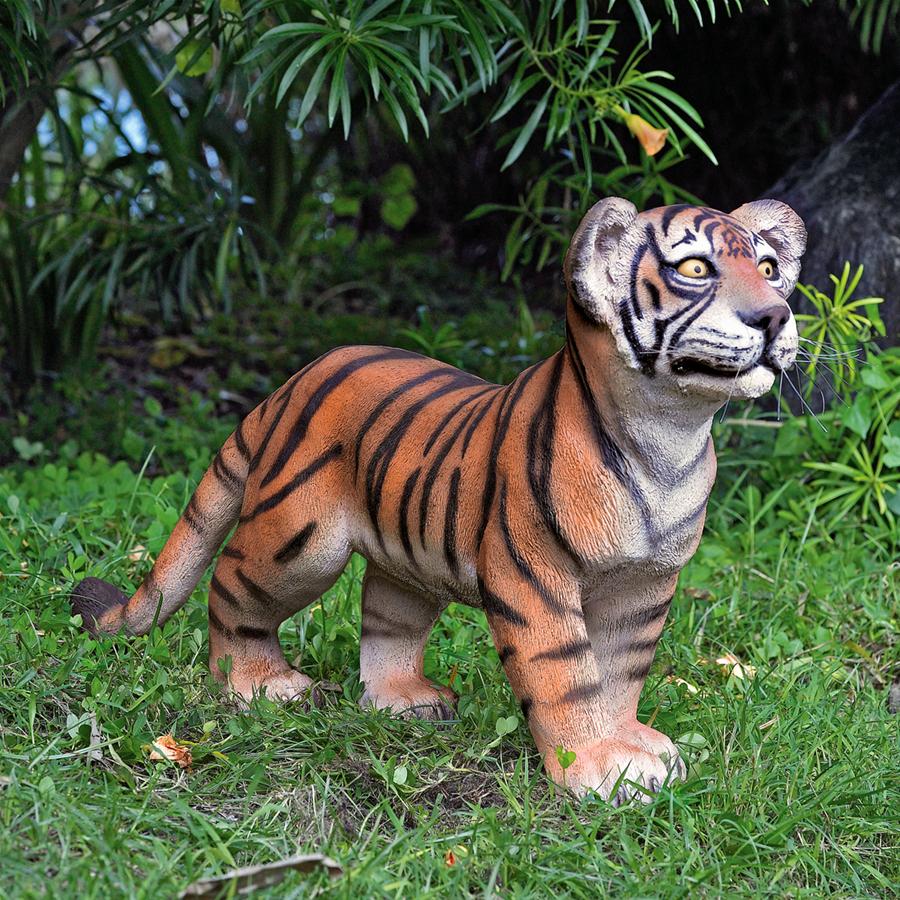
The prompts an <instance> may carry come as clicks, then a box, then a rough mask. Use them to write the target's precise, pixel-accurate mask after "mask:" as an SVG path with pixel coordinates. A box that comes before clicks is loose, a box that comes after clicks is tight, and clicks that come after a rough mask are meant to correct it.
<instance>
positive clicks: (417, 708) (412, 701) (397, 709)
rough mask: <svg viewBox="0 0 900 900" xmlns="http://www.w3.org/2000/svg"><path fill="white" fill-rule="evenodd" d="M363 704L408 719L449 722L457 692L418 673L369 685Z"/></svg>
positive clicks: (364, 694)
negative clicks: (417, 674)
mask: <svg viewBox="0 0 900 900" xmlns="http://www.w3.org/2000/svg"><path fill="white" fill-rule="evenodd" d="M359 705H360V706H363V707H366V706H372V707H374V708H375V709H389V710H391V711H392V712H393V713H394V714H395V715H399V716H401V717H403V718H405V719H429V720H433V721H434V720H438V721H441V720H442V721H447V720H448V719H452V718H453V717H454V715H455V713H454V706H455V705H456V694H455V693H453V691H452V690H450V688H448V687H444V685H441V684H435V683H434V682H433V681H429V680H428V679H427V678H420V677H417V676H409V677H402V678H400V677H398V678H393V679H391V680H390V681H387V682H384V683H376V684H366V689H365V692H364V693H363V695H362V698H361V699H360V701H359Z"/></svg>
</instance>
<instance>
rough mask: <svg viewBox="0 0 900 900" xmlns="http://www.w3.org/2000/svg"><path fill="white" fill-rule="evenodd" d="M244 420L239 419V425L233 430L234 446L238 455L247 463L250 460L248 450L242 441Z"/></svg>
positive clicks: (245, 443)
mask: <svg viewBox="0 0 900 900" xmlns="http://www.w3.org/2000/svg"><path fill="white" fill-rule="evenodd" d="M245 421H246V419H241V423H240V425H238V427H237V428H236V429H235V432H234V445H235V447H237V451H238V453H240V454H241V456H242V457H243V458H244V461H245V462H246V461H249V459H250V448H249V447H248V446H247V442H246V441H245V440H244V422H245Z"/></svg>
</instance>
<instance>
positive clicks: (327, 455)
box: [241, 444, 344, 522]
mask: <svg viewBox="0 0 900 900" xmlns="http://www.w3.org/2000/svg"><path fill="white" fill-rule="evenodd" d="M343 452H344V447H343V445H342V444H335V445H334V446H333V447H332V448H331V449H330V450H326V451H325V452H324V453H323V454H322V455H321V456H319V457H317V458H316V459H314V460H313V461H312V462H311V463H310V464H309V465H308V466H307V467H306V468H305V469H301V470H300V471H299V472H298V473H297V474H296V475H295V476H294V477H293V478H292V479H291V480H290V481H289V482H288V483H287V484H286V485H284V487H281V488H279V489H278V490H277V491H276V492H275V493H274V494H272V496H271V497H269V498H268V499H266V500H263V501H262V502H261V503H259V504H258V505H257V506H256V508H255V509H254V510H253V512H251V513H248V514H247V515H246V516H241V522H249V521H250V520H251V519H254V518H256V516H258V515H260V514H261V513H264V512H268V511H269V510H270V509H273V508H274V507H276V506H278V504H279V503H281V502H282V501H283V500H284V499H285V498H286V497H289V496H290V495H291V494H292V493H293V492H294V491H295V490H296V489H297V488H298V487H300V486H301V485H303V484H305V483H306V482H307V481H309V479H310V478H312V477H313V475H315V474H316V472H318V471H319V469H322V468H324V467H325V466H327V465H328V463H330V462H332V461H333V460H335V459H337V458H338V457H339V456H340V455H341V453H343Z"/></svg>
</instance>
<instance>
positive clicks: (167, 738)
mask: <svg viewBox="0 0 900 900" xmlns="http://www.w3.org/2000/svg"><path fill="white" fill-rule="evenodd" d="M150 759H167V760H169V762H173V763H175V764H176V765H178V766H181V768H182V769H189V768H190V767H191V763H192V762H193V761H194V760H193V757H192V756H191V751H190V750H189V749H188V748H187V747H185V746H184V744H179V743H178V741H176V740H175V738H173V737H172V735H171V734H164V735H162V737H158V738H156V739H155V740H154V741H153V749H152V750H151V751H150Z"/></svg>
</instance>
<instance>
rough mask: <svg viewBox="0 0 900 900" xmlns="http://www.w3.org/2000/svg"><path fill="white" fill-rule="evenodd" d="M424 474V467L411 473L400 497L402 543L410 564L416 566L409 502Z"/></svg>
mask: <svg viewBox="0 0 900 900" xmlns="http://www.w3.org/2000/svg"><path fill="white" fill-rule="evenodd" d="M421 473H422V467H421V466H419V467H418V468H416V469H414V470H413V471H412V472H410V473H409V478H407V479H406V484H404V485H403V493H402V494H401V495H400V511H399V515H400V543H401V544H403V549H404V550H405V551H406V555H407V556H408V557H409V560H410V562H412V563H413V564H414V565H416V564H417V563H416V556H415V553H414V552H413V547H412V541H411V540H410V538H409V501H410V500H411V499H412V495H413V491H414V490H415V488H416V482H417V481H418V480H419V475H420V474H421Z"/></svg>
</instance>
